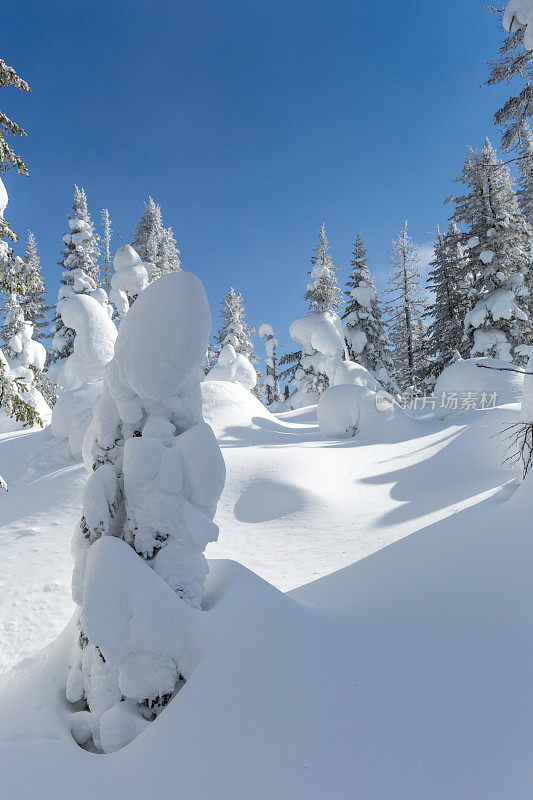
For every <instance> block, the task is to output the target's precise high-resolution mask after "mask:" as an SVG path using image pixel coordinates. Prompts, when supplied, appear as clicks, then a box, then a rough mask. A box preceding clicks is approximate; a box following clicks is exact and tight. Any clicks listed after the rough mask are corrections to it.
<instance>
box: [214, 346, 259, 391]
mask: <svg viewBox="0 0 533 800" xmlns="http://www.w3.org/2000/svg"><path fill="white" fill-rule="evenodd" d="M204 380H206V381H229V382H230V383H240V384H241V385H242V386H244V388H245V389H253V388H254V386H255V385H256V383H257V373H256V371H255V369H254V367H253V365H252V364H251V362H250V361H249V360H248V359H247V358H246V356H245V355H243V354H242V353H236V352H235V348H234V347H233V345H232V344H225V345H224V347H223V348H222V350H221V351H220V355H219V357H218V361H217V363H216V364H215V366H214V367H212V369H210V370H209V372H208V373H207V375H206V376H205V379H204Z"/></svg>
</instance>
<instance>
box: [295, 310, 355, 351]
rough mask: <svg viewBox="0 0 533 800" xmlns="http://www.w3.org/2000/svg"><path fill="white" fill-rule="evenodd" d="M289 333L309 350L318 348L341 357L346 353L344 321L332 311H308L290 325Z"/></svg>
mask: <svg viewBox="0 0 533 800" xmlns="http://www.w3.org/2000/svg"><path fill="white" fill-rule="evenodd" d="M289 334H290V337H291V339H293V340H294V341H295V342H297V343H298V344H299V345H301V346H302V347H303V348H304V350H306V351H307V352H309V351H313V350H316V351H318V352H319V353H322V354H323V355H327V356H332V357H334V356H338V357H339V358H342V357H343V355H344V339H343V333H342V323H341V321H340V319H339V317H338V316H337V314H334V313H333V312H332V311H322V312H319V311H308V312H307V313H306V314H304V315H303V317H300V318H299V319H297V320H295V321H294V322H293V323H292V324H291V325H290V327H289Z"/></svg>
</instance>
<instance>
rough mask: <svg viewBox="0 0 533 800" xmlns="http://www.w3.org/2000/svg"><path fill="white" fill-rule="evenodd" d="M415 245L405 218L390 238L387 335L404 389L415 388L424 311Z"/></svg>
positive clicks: (398, 379) (397, 375)
mask: <svg viewBox="0 0 533 800" xmlns="http://www.w3.org/2000/svg"><path fill="white" fill-rule="evenodd" d="M418 261H419V258H418V247H416V245H415V244H413V240H412V239H411V237H410V236H409V234H408V232H407V222H406V223H405V225H404V228H403V230H402V231H401V232H400V233H399V234H398V236H397V238H396V239H395V240H394V241H393V245H392V250H391V264H392V273H391V275H390V277H389V285H390V288H389V289H388V290H387V294H388V295H390V296H391V300H390V301H389V303H388V305H387V311H388V314H389V325H390V338H391V340H392V343H393V345H394V368H395V378H396V380H397V382H398V384H399V385H400V387H401V388H402V389H403V390H415V389H416V386H417V383H418V381H419V379H420V372H419V369H418V367H419V365H418V364H417V356H418V355H419V353H420V345H421V341H420V332H421V328H420V323H421V321H422V319H423V315H424V312H425V299H424V296H423V293H422V286H421V283H422V276H421V275H420V270H419V268H418Z"/></svg>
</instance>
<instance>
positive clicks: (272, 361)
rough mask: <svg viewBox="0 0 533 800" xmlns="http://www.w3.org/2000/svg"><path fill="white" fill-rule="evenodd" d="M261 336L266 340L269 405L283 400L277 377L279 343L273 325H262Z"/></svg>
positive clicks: (266, 389) (266, 396) (266, 386)
mask: <svg viewBox="0 0 533 800" xmlns="http://www.w3.org/2000/svg"><path fill="white" fill-rule="evenodd" d="M258 334H259V336H260V337H261V338H262V339H264V340H265V353H266V355H265V367H266V378H265V398H266V401H267V405H270V404H271V403H276V402H278V401H279V400H281V394H280V391H279V383H278V376H277V358H276V352H277V348H278V346H279V342H278V340H277V339H276V337H275V336H274V330H273V329H272V326H271V325H268V324H264V325H261V326H260V328H259V331H258Z"/></svg>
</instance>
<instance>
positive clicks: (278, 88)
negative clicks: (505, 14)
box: [0, 0, 509, 352]
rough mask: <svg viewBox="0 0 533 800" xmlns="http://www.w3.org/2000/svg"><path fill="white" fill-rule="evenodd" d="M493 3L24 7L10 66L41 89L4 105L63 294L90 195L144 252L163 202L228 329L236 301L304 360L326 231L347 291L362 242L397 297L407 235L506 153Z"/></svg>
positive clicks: (188, 264) (25, 219) (23, 200)
mask: <svg viewBox="0 0 533 800" xmlns="http://www.w3.org/2000/svg"><path fill="white" fill-rule="evenodd" d="M486 5H487V3H485V2H478V0H405V2H403V1H402V0H269V1H268V2H266V1H265V0H262V2H258V1H257V0H241V1H240V2H236V0H218V1H215V0H185V1H184V0H172V1H171V0H167V2H160V0H151V1H150V2H146V0H144V2H140V0H124V1H123V2H118V1H117V0H107V2H101V1H100V0H96V1H93V2H86V3H81V2H72V0H69V2H63V0H60V1H59V2H58V1H54V0H50V1H49V2H43V3H37V2H35V0H15V2H13V0H7V2H4V3H3V4H2V43H1V49H0V57H2V58H4V60H5V61H6V62H7V63H8V64H11V65H13V66H14V67H15V68H16V70H17V71H18V73H19V74H20V75H21V76H22V77H24V78H25V79H26V80H27V81H28V82H29V83H30V85H31V86H32V93H31V94H30V95H19V94H18V93H17V92H15V90H12V89H10V90H2V92H1V96H0V101H1V103H2V108H3V110H4V111H5V112H6V113H8V115H10V116H12V118H14V119H15V120H16V121H18V122H19V123H20V124H21V125H23V127H24V128H25V129H26V130H27V132H28V139H27V140H25V141H24V142H22V143H21V145H20V146H19V150H20V151H21V152H22V153H23V155H24V156H25V158H26V160H27V163H28V165H29V168H30V178H29V179H27V178H23V177H18V176H17V175H16V174H15V173H14V172H12V173H9V174H8V175H7V176H6V177H5V183H6V186H7V188H8V192H9V194H10V204H9V207H8V213H7V217H8V219H9V220H10V222H11V223H12V225H13V226H14V228H15V229H16V230H17V231H18V233H19V235H21V239H22V238H23V237H24V236H25V234H26V231H27V229H28V228H30V229H31V230H33V231H34V233H35V235H36V237H37V239H38V242H39V246H40V254H41V259H42V261H43V264H44V265H45V269H44V272H45V276H46V280H47V286H48V290H49V292H50V295H51V297H53V298H55V296H56V292H57V284H58V279H59V268H58V267H57V260H58V254H59V249H60V243H61V236H62V235H63V233H65V232H66V215H67V213H68V211H69V210H70V204H71V197H72V191H73V185H74V183H77V184H78V185H80V186H83V187H85V189H86V191H87V195H88V200H89V208H90V210H91V212H92V214H93V219H96V220H97V221H98V223H99V217H100V209H101V208H102V207H107V208H109V210H110V213H111V217H112V221H113V226H114V228H115V230H118V231H119V233H120V234H121V236H122V237H123V238H124V239H125V240H126V241H130V240H131V238H132V230H133V227H134V226H135V224H136V222H137V220H138V218H139V216H140V214H141V212H142V208H143V201H144V200H145V199H146V197H147V196H148V194H150V195H152V196H153V197H154V198H155V199H156V200H157V201H158V202H159V203H160V204H161V206H162V209H163V213H164V220H165V223H166V224H168V225H172V227H173V229H174V231H175V234H176V238H177V239H178V243H179V247H180V250H181V254H182V262H183V267H184V268H185V269H188V270H191V271H192V272H195V273H197V274H198V275H199V276H200V277H201V278H202V280H203V281H204V284H205V286H206V289H207V291H208V294H209V298H210V300H211V304H212V310H213V312H214V314H213V316H214V327H217V326H218V319H217V318H216V316H215V315H216V314H217V313H218V307H217V304H218V300H219V298H220V296H221V295H222V294H223V293H225V292H226V291H227V289H228V287H229V286H230V285H233V286H234V287H235V288H237V289H239V290H240V291H242V292H243V294H244V296H245V299H246V304H247V311H248V318H249V321H250V322H252V323H253V324H255V325H256V326H258V325H259V324H260V323H262V322H270V323H271V324H273V325H274V327H275V328H276V330H277V332H278V336H279V338H280V341H281V343H282V344H283V345H285V346H286V347H287V348H290V347H291V344H290V340H289V336H288V325H289V323H290V322H291V321H292V320H293V319H295V317H296V316H297V315H298V314H299V313H300V312H302V311H303V310H304V308H305V306H304V304H303V302H302V300H301V297H302V295H303V293H304V291H305V284H306V272H307V270H308V268H309V257H310V255H311V251H312V248H313V247H314V245H315V243H316V236H317V231H318V227H319V225H320V224H321V222H322V221H325V222H326V226H327V232H328V237H329V239H330V242H331V245H332V253H333V258H334V262H335V264H336V266H337V267H338V268H339V277H340V278H341V279H342V280H344V278H345V277H346V274H347V272H348V264H349V260H350V250H351V245H352V241H353V237H354V234H355V233H356V232H357V231H358V230H361V231H362V233H363V237H364V239H365V240H366V242H367V245H368V249H369V253H370V256H371V260H372V266H373V269H374V271H375V274H376V278H377V284H378V287H379V288H381V287H383V286H384V284H385V281H386V277H387V272H388V249H389V247H390V240H391V238H392V237H393V236H394V235H395V234H396V233H397V231H398V230H399V229H400V228H401V226H402V224H403V221H404V220H405V219H408V220H409V226H410V231H411V234H412V235H413V237H414V238H415V240H417V241H418V242H420V243H424V242H425V243H427V242H428V240H429V238H430V237H429V232H430V231H432V230H433V229H434V228H435V225H436V224H437V223H440V224H441V225H442V224H445V223H446V218H447V215H448V213H449V208H448V207H444V206H443V205H442V200H443V198H444V197H446V196H447V195H449V194H451V193H452V192H454V191H455V188H454V184H453V182H452V181H453V178H454V177H455V176H456V175H457V174H458V172H459V171H460V168H461V165H462V162H463V158H464V154H465V151H466V147H467V145H469V144H471V145H473V146H478V145H480V144H481V143H482V141H483V138H484V137H485V136H486V135H487V134H488V135H489V136H490V137H491V138H492V140H493V143H494V144H497V145H499V140H500V139H499V133H498V131H497V130H496V129H495V128H494V126H493V123H492V114H493V112H494V110H495V109H496V108H497V107H498V105H499V104H500V102H501V101H502V99H503V98H504V97H506V96H507V95H508V94H509V92H508V90H506V88H505V87H482V88H480V84H481V83H482V82H483V80H484V79H485V77H486V73H487V69H486V66H485V64H484V60H486V59H489V58H491V57H493V56H494V55H495V54H496V50H497V47H498V44H499V42H500V41H501V38H502V31H501V30H500V28H499V23H498V20H497V18H496V17H494V16H492V15H489V14H488V13H487V11H486ZM115 244H116V246H118V244H119V242H118V240H117V239H115ZM256 346H257V349H258V351H259V352H261V351H262V344H261V342H260V340H258V341H257V343H256Z"/></svg>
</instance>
